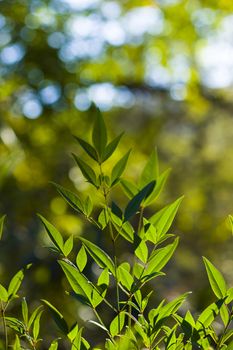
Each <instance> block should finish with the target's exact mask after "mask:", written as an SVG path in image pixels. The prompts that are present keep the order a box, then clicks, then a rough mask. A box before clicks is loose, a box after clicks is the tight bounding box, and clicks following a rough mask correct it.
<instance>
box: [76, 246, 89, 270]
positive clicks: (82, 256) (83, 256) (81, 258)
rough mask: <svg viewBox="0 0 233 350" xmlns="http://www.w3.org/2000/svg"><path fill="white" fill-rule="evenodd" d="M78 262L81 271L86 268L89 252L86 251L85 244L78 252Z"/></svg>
mask: <svg viewBox="0 0 233 350" xmlns="http://www.w3.org/2000/svg"><path fill="white" fill-rule="evenodd" d="M76 264H77V266H78V268H79V270H80V271H81V272H82V271H83V269H84V268H85V266H86V264H87V253H86V249H85V248H84V246H83V245H82V247H81V248H80V250H79V252H78V254H77V257H76Z"/></svg>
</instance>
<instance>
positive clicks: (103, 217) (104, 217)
mask: <svg viewBox="0 0 233 350" xmlns="http://www.w3.org/2000/svg"><path fill="white" fill-rule="evenodd" d="M108 222H109V215H108V210H107V209H106V208H104V209H102V210H101V212H100V214H99V216H98V223H99V224H100V226H101V229H102V230H103V229H104V228H105V227H106V226H107V224H108Z"/></svg>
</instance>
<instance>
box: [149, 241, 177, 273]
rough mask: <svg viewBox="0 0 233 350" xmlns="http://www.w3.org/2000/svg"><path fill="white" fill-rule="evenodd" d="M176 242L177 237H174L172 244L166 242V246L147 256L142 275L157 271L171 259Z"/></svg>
mask: <svg viewBox="0 0 233 350" xmlns="http://www.w3.org/2000/svg"><path fill="white" fill-rule="evenodd" d="M178 242H179V239H178V238H176V239H175V240H174V242H173V243H172V244H168V245H167V246H166V247H164V248H160V249H158V250H157V251H155V253H154V254H153V255H151V256H150V258H149V261H148V263H147V267H146V269H145V271H144V273H143V276H146V275H149V274H151V273H153V272H159V271H160V270H161V269H162V268H163V267H164V266H165V265H166V264H167V262H168V261H169V260H170V259H171V257H172V255H173V253H174V251H175V250H176V247H177V245H178Z"/></svg>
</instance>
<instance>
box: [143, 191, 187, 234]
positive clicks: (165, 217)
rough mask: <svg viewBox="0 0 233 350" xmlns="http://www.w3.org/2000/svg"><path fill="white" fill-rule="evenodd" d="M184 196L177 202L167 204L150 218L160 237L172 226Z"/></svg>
mask: <svg viewBox="0 0 233 350" xmlns="http://www.w3.org/2000/svg"><path fill="white" fill-rule="evenodd" d="M183 198H184V197H183V196H182V197H180V198H178V199H177V200H176V201H175V202H173V203H171V204H169V205H167V206H166V207H164V208H163V209H161V210H160V211H158V212H157V213H156V214H155V215H153V216H152V217H151V218H150V219H149V222H150V223H152V224H153V225H154V227H155V228H156V231H157V237H158V239H159V238H160V237H163V236H164V235H165V234H166V233H167V231H168V230H169V228H170V227H171V224H172V222H173V220H174V217H175V215H176V213H177V210H178V208H179V206H180V203H181V201H182V200H183Z"/></svg>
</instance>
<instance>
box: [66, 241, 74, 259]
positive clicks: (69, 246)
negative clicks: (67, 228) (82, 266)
mask: <svg viewBox="0 0 233 350" xmlns="http://www.w3.org/2000/svg"><path fill="white" fill-rule="evenodd" d="M73 244H74V238H73V236H70V237H69V238H68V239H67V240H66V241H65V243H64V247H63V252H64V255H65V257H67V256H68V255H69V254H70V253H71V251H72V249H73Z"/></svg>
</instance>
